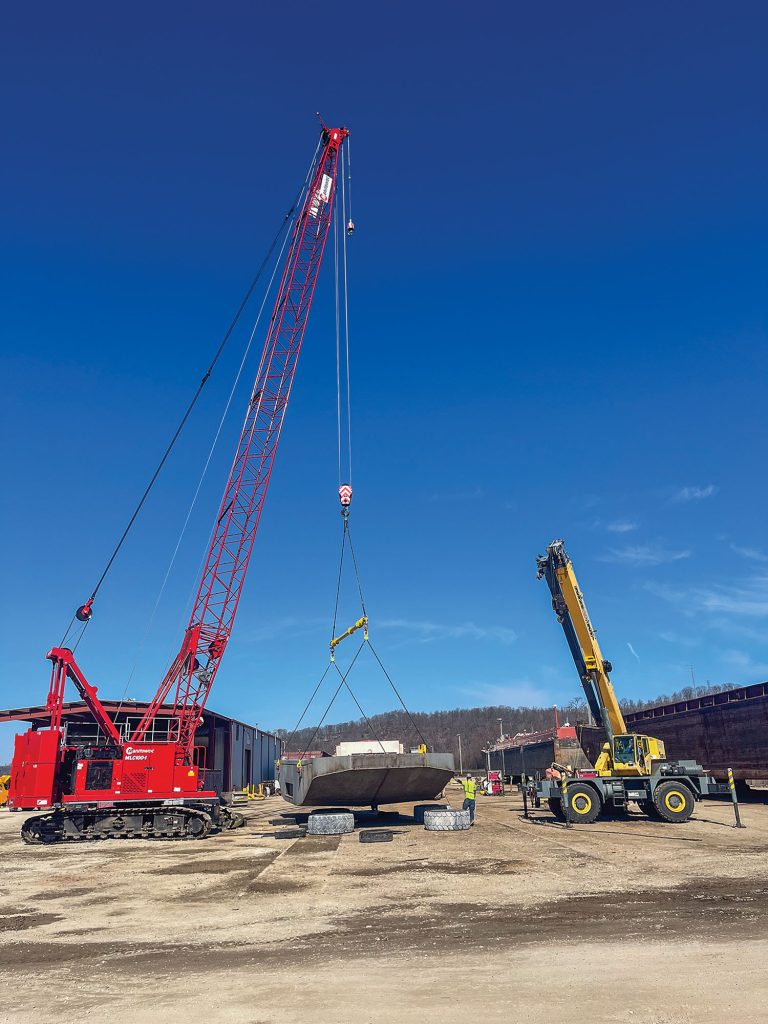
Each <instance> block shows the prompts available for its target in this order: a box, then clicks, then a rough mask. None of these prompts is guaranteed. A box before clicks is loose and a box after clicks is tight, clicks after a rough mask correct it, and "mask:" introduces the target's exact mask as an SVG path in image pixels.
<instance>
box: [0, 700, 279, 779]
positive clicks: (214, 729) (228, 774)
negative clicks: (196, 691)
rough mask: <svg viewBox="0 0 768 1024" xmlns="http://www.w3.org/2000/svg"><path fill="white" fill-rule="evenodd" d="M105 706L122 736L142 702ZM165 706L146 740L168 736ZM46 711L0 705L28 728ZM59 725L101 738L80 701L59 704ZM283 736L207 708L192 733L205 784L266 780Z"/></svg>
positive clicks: (70, 734) (83, 737) (83, 738)
mask: <svg viewBox="0 0 768 1024" xmlns="http://www.w3.org/2000/svg"><path fill="white" fill-rule="evenodd" d="M102 703H103V705H104V708H105V710H106V711H107V713H108V714H109V716H110V718H111V719H112V721H113V722H114V723H115V726H116V728H117V730H118V732H119V733H120V736H121V737H124V738H125V739H126V740H127V739H128V737H129V736H130V735H131V733H132V732H133V730H134V729H135V728H136V726H137V725H138V723H139V721H140V719H141V717H142V715H143V714H144V711H145V710H146V708H147V704H146V703H143V702H141V701H133V700H124V701H119V702H118V701H106V700H105V701H102ZM172 710H173V709H172V708H170V707H163V708H161V710H160V712H159V714H158V717H157V719H156V720H155V722H154V723H153V725H152V729H151V731H150V732H148V733H147V735H146V741H147V742H150V743H151V742H152V741H153V740H154V741H156V742H162V741H163V740H165V739H167V737H168V730H169V726H170V724H171V721H172V718H171V711H172ZM50 720H51V719H50V712H49V711H48V710H47V709H46V707H45V705H44V704H43V705H39V706H37V707H30V708H13V709H10V710H8V711H0V723H2V722H27V723H29V725H31V726H32V728H38V729H44V728H46V727H47V726H49V725H50ZM62 726H63V727H64V729H65V742H66V743H68V744H70V745H73V746H74V745H86V744H93V745H97V744H99V743H103V742H106V741H105V738H104V737H103V736H101V735H100V734H99V729H98V726H97V725H96V723H95V722H94V720H93V716H92V715H91V713H90V712H89V711H88V708H87V707H86V705H85V703H84V702H83V701H72V702H71V703H67V704H65V705H64V709H63V714H62ZM282 749H283V741H282V740H280V739H279V738H278V737H277V736H275V735H273V734H272V733H269V732H264V730H263V729H259V728H257V727H256V726H255V725H247V724H246V723H245V722H238V721H237V720H236V719H234V718H228V717H227V716H226V715H220V714H219V713H218V712H216V711H211V710H210V709H208V708H206V710H205V711H204V713H203V721H202V723H201V724H200V725H199V726H198V729H197V732H196V733H195V762H196V763H197V764H199V765H200V766H201V767H202V768H204V769H205V786H206V789H214V790H216V791H217V792H219V793H222V794H224V795H226V794H229V793H232V791H233V790H237V789H243V788H244V787H245V786H247V785H258V784H259V783H260V782H271V781H272V780H273V779H274V777H275V761H276V760H277V759H278V758H279V757H280V756H281V754H282Z"/></svg>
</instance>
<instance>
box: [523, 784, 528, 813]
mask: <svg viewBox="0 0 768 1024" xmlns="http://www.w3.org/2000/svg"><path fill="white" fill-rule="evenodd" d="M523 817H524V818H527V817H528V784H527V782H526V781H525V776H523Z"/></svg>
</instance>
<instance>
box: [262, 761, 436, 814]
mask: <svg viewBox="0 0 768 1024" xmlns="http://www.w3.org/2000/svg"><path fill="white" fill-rule="evenodd" d="M453 775H454V762H453V754H348V755H346V756H343V757H317V758H314V759H312V760H310V761H304V762H303V763H302V769H301V772H299V771H298V769H297V765H296V762H291V761H287V762H286V761H283V762H282V763H281V765H280V792H281V794H282V796H283V799H284V800H287V801H288V803H291V804H294V805H295V806H297V807H306V806H310V807H379V806H381V805H383V804H400V803H410V802H411V801H413V802H418V801H420V800H434V799H435V798H436V797H437V796H439V795H440V793H442V791H443V790H444V789H445V787H446V786H447V785H448V783H449V782H450V781H451V779H452V778H453Z"/></svg>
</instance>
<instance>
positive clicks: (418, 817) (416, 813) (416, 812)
mask: <svg viewBox="0 0 768 1024" xmlns="http://www.w3.org/2000/svg"><path fill="white" fill-rule="evenodd" d="M450 809H451V805H450V804H416V806H415V807H414V808H413V820H414V821H415V822H416V824H417V825H423V824H424V814H425V812H426V811H450Z"/></svg>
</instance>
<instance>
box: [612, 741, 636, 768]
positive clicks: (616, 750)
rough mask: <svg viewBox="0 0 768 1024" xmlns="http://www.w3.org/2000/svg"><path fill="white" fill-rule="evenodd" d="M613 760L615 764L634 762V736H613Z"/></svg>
mask: <svg viewBox="0 0 768 1024" xmlns="http://www.w3.org/2000/svg"><path fill="white" fill-rule="evenodd" d="M613 760H614V763H615V764H624V765H630V764H634V763H635V737H634V736H614V739H613Z"/></svg>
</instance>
